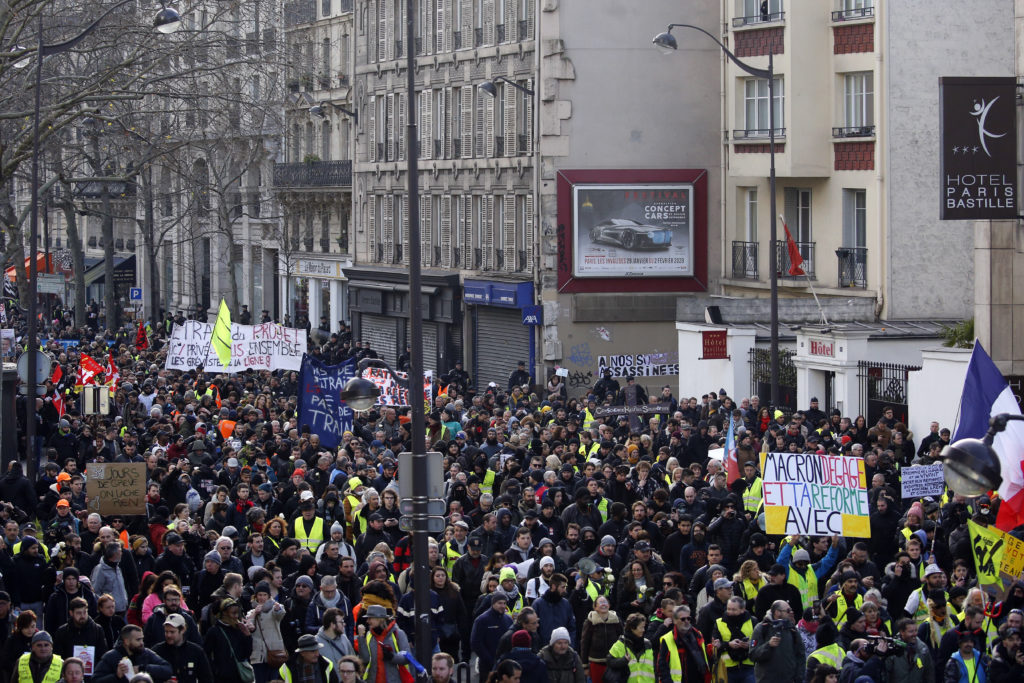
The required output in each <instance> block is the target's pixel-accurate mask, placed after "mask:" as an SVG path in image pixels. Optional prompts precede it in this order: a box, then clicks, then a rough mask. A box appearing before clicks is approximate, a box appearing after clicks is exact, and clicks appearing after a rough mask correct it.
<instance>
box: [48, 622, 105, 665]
mask: <svg viewBox="0 0 1024 683" xmlns="http://www.w3.org/2000/svg"><path fill="white" fill-rule="evenodd" d="M75 645H87V646H89V647H94V648H96V657H99V656H100V655H101V654H102V653H104V652H106V651H107V650H108V649H109V648H108V647H107V639H106V636H104V634H103V629H102V628H100V626H99V624H97V623H96V622H95V621H93V620H92V619H89V620H88V621H86V622H85V626H83V627H82V628H76V627H75V625H74V624H73V623H71V622H70V621H69V622H68V623H66V624H64V625H63V626H61V627H60V628H58V629H57V630H56V631H54V632H53V654H55V655H59V656H60V657H63V658H64V659H67V658H68V657H70V656H72V647H73V646H75Z"/></svg>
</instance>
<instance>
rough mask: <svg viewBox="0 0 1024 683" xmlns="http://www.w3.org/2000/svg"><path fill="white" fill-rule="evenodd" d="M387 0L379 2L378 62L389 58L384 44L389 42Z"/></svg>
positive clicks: (379, 0)
mask: <svg viewBox="0 0 1024 683" xmlns="http://www.w3.org/2000/svg"><path fill="white" fill-rule="evenodd" d="M387 5H388V1H387V0H377V61H378V62H383V61H384V60H385V59H386V58H387V48H386V47H385V46H384V42H385V41H386V40H387V33H388V30H387V23H388V19H387Z"/></svg>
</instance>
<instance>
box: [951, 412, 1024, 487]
mask: <svg viewBox="0 0 1024 683" xmlns="http://www.w3.org/2000/svg"><path fill="white" fill-rule="evenodd" d="M1011 420H1020V421H1024V415H1013V414H1011V413H999V414H998V415H994V416H993V417H992V419H990V420H989V423H988V432H986V433H985V437H984V438H983V439H960V440H959V441H957V442H955V443H951V444H949V445H947V446H946V447H945V448H943V449H942V454H941V456H940V457H941V458H942V461H943V463H942V464H943V467H942V472H943V474H944V475H945V479H946V484H947V485H948V486H949V488H951V489H952V490H953V491H955V492H956V493H959V494H960V495H962V496H968V497H972V496H981V495H984V494H986V493H988V492H989V491H992V490H994V489H998V488H999V487H1000V486H1001V485H1002V483H1003V476H1002V467H1001V466H1000V464H999V454H997V453H996V451H995V449H994V448H992V442H993V441H994V440H995V437H996V434H998V433H999V432H1001V431H1003V430H1005V429H1006V424H1007V423H1008V422H1010V421H1011Z"/></svg>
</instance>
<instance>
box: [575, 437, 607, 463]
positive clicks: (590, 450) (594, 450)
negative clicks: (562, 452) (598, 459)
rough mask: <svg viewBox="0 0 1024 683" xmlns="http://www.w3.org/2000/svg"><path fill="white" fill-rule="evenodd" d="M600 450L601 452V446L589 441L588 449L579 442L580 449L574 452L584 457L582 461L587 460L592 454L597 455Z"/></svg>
mask: <svg viewBox="0 0 1024 683" xmlns="http://www.w3.org/2000/svg"><path fill="white" fill-rule="evenodd" d="M600 450H601V444H599V443H598V442H596V441H591V442H590V448H587V447H586V446H584V445H583V442H582V441H580V447H579V448H577V449H576V452H577V453H579V454H580V455H582V456H583V457H584V459H589V458H590V456H592V455H593V454H594V453H597V452H598V451H600Z"/></svg>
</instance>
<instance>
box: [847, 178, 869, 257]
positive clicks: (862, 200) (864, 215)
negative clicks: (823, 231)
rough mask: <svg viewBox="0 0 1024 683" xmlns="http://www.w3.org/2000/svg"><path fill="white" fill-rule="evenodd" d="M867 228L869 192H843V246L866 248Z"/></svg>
mask: <svg viewBox="0 0 1024 683" xmlns="http://www.w3.org/2000/svg"><path fill="white" fill-rule="evenodd" d="M867 226H868V199H867V191H866V190H843V246H844V247H866V246H867V244H868V238H867Z"/></svg>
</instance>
